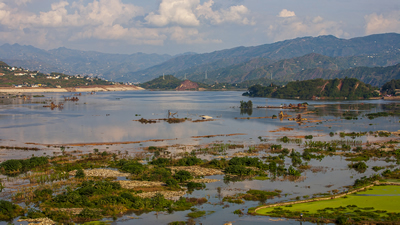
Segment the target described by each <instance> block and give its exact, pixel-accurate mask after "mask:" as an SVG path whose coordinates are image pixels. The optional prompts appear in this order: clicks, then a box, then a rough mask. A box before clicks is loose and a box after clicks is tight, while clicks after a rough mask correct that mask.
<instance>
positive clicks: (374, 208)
mask: <svg viewBox="0 0 400 225" xmlns="http://www.w3.org/2000/svg"><path fill="white" fill-rule="evenodd" d="M399 201H400V187H398V186H376V187H374V188H372V189H370V190H367V191H363V192H358V193H356V194H351V195H348V196H346V197H344V198H338V199H332V200H324V201H318V202H309V203H301V204H293V205H292V207H273V208H265V209H260V210H258V211H257V214H260V215H268V216H274V217H281V216H283V217H289V218H294V217H298V216H299V215H300V213H303V218H305V219H307V218H319V217H324V218H327V219H332V220H336V219H337V218H339V217H341V216H345V217H346V218H349V220H351V221H352V222H353V223H357V222H361V221H399V220H400V208H399V207H398V202H399Z"/></svg>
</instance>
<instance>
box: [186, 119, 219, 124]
mask: <svg viewBox="0 0 400 225" xmlns="http://www.w3.org/2000/svg"><path fill="white" fill-rule="evenodd" d="M209 121H216V119H207V120H193V121H192V122H193V123H201V122H209Z"/></svg>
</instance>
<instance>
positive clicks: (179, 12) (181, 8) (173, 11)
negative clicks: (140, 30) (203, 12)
mask: <svg viewBox="0 0 400 225" xmlns="http://www.w3.org/2000/svg"><path fill="white" fill-rule="evenodd" d="M199 4H200V0H163V1H162V2H161V4H160V7H159V10H158V13H159V14H155V13H153V12H151V13H150V14H149V15H147V16H146V18H145V20H146V21H147V22H149V23H150V24H152V25H155V26H159V27H163V26H166V25H169V24H175V25H182V26H199V25H200V21H199V20H198V19H197V17H196V15H195V14H194V12H193V10H194V9H195V7H196V6H197V5H199Z"/></svg>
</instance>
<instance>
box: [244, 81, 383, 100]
mask: <svg viewBox="0 0 400 225" xmlns="http://www.w3.org/2000/svg"><path fill="white" fill-rule="evenodd" d="M243 95H245V96H250V97H272V98H298V99H312V98H314V97H319V98H324V99H344V98H347V99H359V98H364V99H368V98H370V97H374V96H378V93H377V92H375V88H373V87H372V86H371V85H369V84H365V83H363V82H361V81H359V80H357V79H355V78H344V79H333V80H324V79H313V80H305V81H294V82H289V83H288V84H287V85H286V86H283V87H278V86H275V85H271V86H268V87H265V86H261V85H254V86H252V87H250V88H249V91H248V92H246V93H244V94H243Z"/></svg>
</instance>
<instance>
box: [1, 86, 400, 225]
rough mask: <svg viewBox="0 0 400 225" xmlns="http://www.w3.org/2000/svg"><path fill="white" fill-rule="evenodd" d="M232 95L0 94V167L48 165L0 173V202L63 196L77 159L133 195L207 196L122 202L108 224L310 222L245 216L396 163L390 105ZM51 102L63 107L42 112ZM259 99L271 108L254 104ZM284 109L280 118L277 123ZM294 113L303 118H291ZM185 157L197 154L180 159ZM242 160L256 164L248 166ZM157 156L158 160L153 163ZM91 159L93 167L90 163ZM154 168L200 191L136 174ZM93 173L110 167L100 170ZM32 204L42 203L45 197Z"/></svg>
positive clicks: (395, 119) (333, 189)
mask: <svg viewBox="0 0 400 225" xmlns="http://www.w3.org/2000/svg"><path fill="white" fill-rule="evenodd" d="M241 94H242V93H241V92H151V91H132V92H111V93H110V92H106V93H96V94H94V95H86V94H83V95H82V96H79V101H64V100H65V98H64V97H71V96H72V95H71V96H70V95H67V94H65V93H59V94H57V93H56V94H48V93H45V94H44V96H39V97H32V98H31V99H29V100H24V98H20V97H15V98H1V99H0V130H1V132H0V154H1V162H4V161H6V160H9V159H28V158H31V157H33V156H34V157H42V156H46V157H48V158H49V159H50V162H51V163H53V164H54V168H53V167H51V168H50V169H48V170H46V169H45V170H43V169H40V170H39V169H38V170H29V169H27V170H26V171H25V172H24V173H21V174H18V176H7V175H6V174H5V173H4V170H3V175H1V178H2V183H3V185H4V186H5V189H4V190H3V192H2V193H0V194H1V198H2V199H4V200H10V199H14V200H15V199H18V198H17V197H18V196H17V195H18V194H19V197H20V198H22V197H21V196H25V198H28V197H29V195H27V194H25V193H24V192H29V191H31V192H33V191H34V190H35V189H37V188H39V189H40V188H45V187H46V188H47V187H48V186H51V187H52V188H55V189H56V187H58V190H55V189H54V193H52V195H53V196H56V195H57V194H58V193H63V192H64V193H65V190H66V188H65V187H66V186H68V185H72V186H71V187H72V188H76V187H77V186H79V185H80V184H79V182H81V180H79V179H77V178H75V177H74V176H76V173H77V172H76V169H77V168H75V167H74V166H75V165H76V164H79V165H82V166H81V167H82V169H84V173H85V179H92V178H93V179H94V182H97V181H98V180H96V179H97V178H98V177H100V180H101V178H105V177H108V179H110V181H115V182H119V183H121V186H122V189H123V190H125V189H126V190H128V192H130V193H132V194H134V195H138V196H148V195H149V196H150V193H155V192H157V191H158V192H162V193H163V195H164V197H165V198H167V195H171V196H170V197H171V199H174V200H177V199H179V197H180V196H183V197H187V198H196V199H202V198H205V199H206V200H207V201H206V202H204V203H201V204H197V205H193V206H192V207H189V208H188V209H185V210H150V212H146V211H138V210H136V211H135V210H125V209H122V208H121V209H120V212H123V213H116V212H113V213H108V214H107V215H105V216H104V217H105V219H103V221H112V222H113V224H168V223H171V222H174V221H185V222H186V223H187V224H200V223H202V224H224V223H229V222H230V223H232V224H258V223H260V224H261V223H264V224H265V223H280V224H311V223H309V222H300V221H297V220H295V219H280V218H279V219H277V218H273V217H268V216H260V215H249V214H247V212H248V210H249V208H252V207H257V206H259V205H262V204H270V203H275V202H284V201H290V200H296V199H297V200H299V199H309V198H312V197H313V196H322V195H331V194H335V193H341V192H346V191H348V190H349V186H352V185H353V184H354V183H355V181H356V180H357V179H359V180H360V179H361V178H362V177H369V176H371V175H373V174H380V173H382V172H383V171H385V170H387V169H389V170H392V171H393V170H395V169H397V168H399V165H398V164H399V159H398V158H397V155H396V154H397V153H396V150H397V149H399V148H400V147H399V133H398V131H399V130H400V124H399V120H400V118H399V116H398V115H399V112H400V111H399V108H400V107H399V106H398V103H397V104H396V102H391V101H384V100H363V101H307V103H308V107H307V108H305V109H281V108H279V107H280V106H281V105H282V106H283V105H289V104H295V105H297V104H299V103H304V102H305V101H304V100H302V101H300V100H284V99H266V98H247V97H242V96H241ZM248 100H251V101H252V103H253V108H252V109H249V110H243V109H242V110H241V109H240V107H239V106H240V101H248ZM50 102H53V103H54V104H55V105H59V104H60V103H62V104H63V105H62V107H55V108H51V107H43V106H44V105H48V104H49V103H50ZM265 105H268V106H274V107H278V108H256V106H265ZM281 111H282V114H284V117H283V118H281V119H280V118H279V114H280V112H281ZM299 114H301V118H302V120H297V121H296V120H290V118H292V119H294V118H296V117H298V115H299ZM203 117H206V118H208V119H203ZM305 149H307V150H305ZM305 152H306V153H305ZM399 155H400V152H399ZM243 157H245V158H246V160H247V161H246V162H245V163H244V165H246V166H243V167H239V165H238V164H234V162H233V160H232V159H234V160H239V161H240V159H238V158H243ZM193 158H194V159H201V160H204V161H201V160H200V161H199V162H195V163H193V164H190V163H188V162H187V161H185V163H183V161H184V160H183V161H182V160H181V161H179V160H180V159H193ZM248 158H258V159H259V161H257V162H256V163H255V164H252V163H253V161H251V160H248ZM82 159H84V160H86V161H85V163H81V161H82ZM157 159H165V160H166V161H162V160H159V161H157V163H159V164H156V163H155V161H156V160H157ZM80 160H81V161H80ZM123 160H126V161H129V162H131V161H133V160H136V161H135V163H139V164H140V166H138V165H136V164H135V166H136V167H135V169H137V168H141V171H140V172H137V171H136V170H135V171H134V172H132V170H129V169H126V168H125V169H124V165H123V164H121V162H122V161H123ZM168 160H169V161H168ZM161 161H162V163H165V164H162V163H161ZM250 161H251V162H250ZM88 162H89V163H92V164H90V165H89V166H88ZM123 162H125V161H123ZM361 162H362V163H365V165H366V166H367V167H364V166H363V165H362V163H361ZM80 163H81V164H80ZM213 163H214V164H213ZM246 163H247V164H246ZM56 165H57V166H56ZM63 165H66V166H65V167H63ZM255 165H256V166H255ZM68 166H70V167H71V168H68ZM158 166H160V167H165V168H168V170H169V171H171V172H170V173H171V174H170V175H169V176H171V177H174V178H176V179H177V180H178V181H179V179H178V178H177V177H178V175H176V174H179V171H182V170H183V171H188V172H189V173H190V174H191V175H192V176H193V177H192V179H195V180H193V182H191V183H204V185H205V186H201V185H200V186H199V187H196V188H195V189H194V190H187V188H186V187H185V185H186V184H185V185H183V183H184V182H183V181H182V182H181V183H180V185H178V186H176V185H175V186H173V188H172V187H170V186H169V185H168V182H166V181H165V180H164V181H163V180H162V179H160V180H151V179H148V178H146V179H145V178H144V176H143V174H145V173H146V171H152V170H154V168H157V167H158ZM182 166H185V167H182ZM233 166H237V167H233ZM240 166H242V165H240ZM60 168H63V169H60ZM95 168H103V169H104V168H107V171H108V172H107V171H105V172H104V171H103V170H99V171H94V169H95ZM92 170H93V171H92ZM118 170H119V171H120V172H118ZM110 171H113V172H110ZM229 171H230V172H229ZM67 172H68V173H67ZM40 173H41V174H40ZM39 174H40V175H39ZM99 174H100V175H99ZM44 175H45V176H44ZM96 177H97V178H96ZM389 178H393V179H397V178H396V177H389ZM197 179H198V180H199V181H197ZM63 182H64V183H63ZM146 182H147V183H146ZM149 182H155V183H149ZM157 182H158V183H157ZM160 182H161V183H160ZM75 183H76V185H75V186H74V184H75ZM57 184H58V186H57ZM46 185H48V186H46ZM129 185H130V186H129ZM166 185H167V187H166ZM188 187H189V186H188ZM251 190H253V191H254V190H260V191H266V192H268V193H270V192H271V193H272V192H273V193H276V194H271V195H267V194H265V193H261V192H260V193H261V194H260V193H252V192H251ZM249 191H250V192H249ZM167 192H174V193H176V194H171V193H167ZM115 193H118V194H119V193H120V192H119V191H116V192H115ZM121 193H122V192H121ZM246 194H247V195H246ZM16 196H17V197H16ZM26 196H28V197H26ZM260 196H261V197H260ZM93 198H96V197H93ZM143 198H145V197H143ZM150 198H151V197H150ZM33 200H34V197H33ZM33 200H32V202H29V203H27V202H26V201H25V200H23V199H20V201H17V202H20V203H19V204H20V205H21V206H22V207H28V208H34V209H39V208H40V209H41V210H43V207H44V206H43V205H40V204H35V202H34V201H33ZM52 201H53V200H52ZM40 203H41V204H48V205H49V204H50V200H49V201H47V202H46V201H44V200H41V201H40ZM53 203H54V202H53ZM54 204H55V203H54ZM57 204H58V203H57ZM39 205H40V206H39ZM87 207H89V206H87ZM90 207H92V208H96V209H99V208H101V207H102V206H99V205H96V206H90ZM90 207H89V208H90ZM170 207H172V208H173V206H170ZM65 208H68V207H65ZM70 208H75V207H70ZM79 208H85V207H79ZM127 208H129V207H127ZM81 210H82V209H81ZM234 212H235V213H234ZM104 213H105V212H104ZM190 213H197V214H195V215H194V214H190ZM111 214H112V215H113V216H110V215H111ZM18 219H19V218H16V219H15V220H14V222H15V223H18V224H27V222H16V221H17V220H18ZM82 222H84V221H82ZM0 224H7V222H0ZM176 224H179V223H176ZM180 224H183V223H180Z"/></svg>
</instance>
